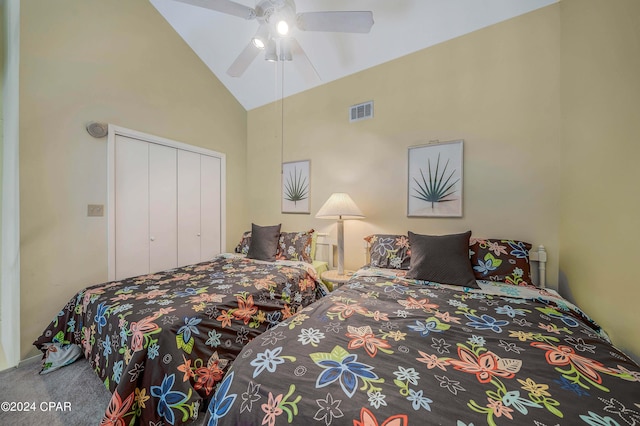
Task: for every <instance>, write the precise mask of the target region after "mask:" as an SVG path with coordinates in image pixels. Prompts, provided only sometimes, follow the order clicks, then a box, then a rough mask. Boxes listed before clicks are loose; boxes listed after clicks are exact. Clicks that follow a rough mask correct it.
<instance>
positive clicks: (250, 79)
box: [149, 0, 558, 110]
mask: <svg viewBox="0 0 640 426" xmlns="http://www.w3.org/2000/svg"><path fill="white" fill-rule="evenodd" d="M149 1H150V2H151V3H152V4H153V6H154V7H155V8H156V9H157V10H158V11H159V12H160V13H161V14H162V16H163V17H164V18H165V19H166V20H167V22H168V23H169V24H170V25H171V26H172V27H173V28H174V29H175V30H176V32H177V33H178V34H179V35H180V36H181V37H182V38H183V39H184V40H185V42H186V43H187V44H188V45H189V46H190V47H191V48H192V49H193V51H194V52H195V53H196V54H197V55H198V56H199V57H200V58H201V59H202V61H203V62H204V63H205V64H206V65H207V66H208V67H209V69H210V70H211V72H213V74H215V76H216V77H217V78H218V79H219V80H220V81H221V82H222V83H223V84H224V85H225V86H226V87H227V89H228V90H229V91H230V92H231V93H232V94H233V95H234V96H235V98H236V99H237V100H238V102H240V103H241V104H242V106H244V108H245V109H247V110H250V109H253V108H257V107H259V106H262V105H265V104H268V103H270V102H273V101H275V100H278V99H280V98H281V97H282V96H285V97H286V96H289V95H292V94H295V93H298V92H302V91H304V90H307V89H310V88H312V87H316V86H319V85H321V84H325V83H327V82H330V81H333V80H337V79H339V78H342V77H344V76H347V75H350V74H353V73H356V72H358V71H362V70H364V69H367V68H370V67H374V66H376V65H379V64H382V63H384V62H387V61H391V60H393V59H396V58H399V57H401V56H404V55H407V54H410V53H413V52H416V51H418V50H421V49H425V48H427V47H429V46H433V45H435V44H438V43H441V42H444V41H446V40H450V39H452V38H455V37H458V36H461V35H463V34H467V33H469V32H472V31H475V30H478V29H480V28H483V27H486V26H489V25H492V24H495V23H498V22H500V21H504V20H507V19H510V18H513V17H515V16H518V15H521V14H524V13H527V12H530V11H532V10H535V9H538V8H541V7H544V6H548V5H550V4H553V3H556V2H557V1H558V0H295V5H296V9H297V12H298V13H300V12H316V11H347V10H354V11H365V10H370V11H372V12H373V20H374V24H373V27H372V28H371V31H370V32H369V33H365V34H359V33H336V32H318V31H300V30H299V29H297V28H294V29H293V30H292V36H293V37H294V38H295V39H296V40H297V41H298V43H299V45H300V46H301V48H302V49H303V50H304V52H305V53H306V56H307V57H308V58H309V61H310V62H311V64H312V65H313V68H315V71H316V73H317V75H313V74H311V75H310V74H309V73H304V72H303V71H302V69H301V67H299V66H296V65H300V61H301V60H299V59H297V58H296V57H294V60H293V61H292V62H288V61H284V62H283V61H276V62H268V61H266V60H265V59H264V56H262V55H259V56H258V57H256V58H255V59H254V60H253V61H252V62H251V64H250V65H249V66H248V68H247V69H246V71H245V72H244V73H243V74H242V75H241V76H240V77H231V76H230V75H228V74H227V70H228V68H229V67H230V65H231V64H232V63H233V62H234V61H235V60H236V58H237V57H238V55H239V54H240V53H241V52H242V51H243V49H245V47H247V45H248V43H249V42H250V40H251V38H252V37H253V36H254V34H255V33H256V31H257V30H258V26H259V24H258V22H257V21H256V20H255V19H253V20H247V19H243V18H239V17H237V16H232V15H228V14H225V13H221V12H218V11H214V10H210V9H207V8H203V7H198V6H194V5H191V4H185V3H182V2H179V1H176V0H149ZM201 1H202V3H203V4H205V3H206V2H207V1H208V0H201ZM217 1H219V0H217ZM234 2H235V3H239V4H241V5H244V6H248V7H250V8H254V7H255V6H256V2H257V0H234ZM295 61H299V62H298V63H295Z"/></svg>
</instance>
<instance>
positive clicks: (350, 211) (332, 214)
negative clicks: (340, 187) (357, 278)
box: [316, 192, 364, 275]
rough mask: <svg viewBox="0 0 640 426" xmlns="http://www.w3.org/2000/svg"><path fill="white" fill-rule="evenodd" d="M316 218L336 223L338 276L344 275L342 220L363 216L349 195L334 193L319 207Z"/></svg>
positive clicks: (361, 217)
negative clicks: (335, 221)
mask: <svg viewBox="0 0 640 426" xmlns="http://www.w3.org/2000/svg"><path fill="white" fill-rule="evenodd" d="M316 217H317V218H319V219H335V220H337V221H338V274H340V275H344V222H343V221H344V220H348V219H363V218H364V215H363V214H362V212H361V211H360V209H359V208H358V206H356V203H354V202H353V200H352V199H351V197H350V196H349V194H346V193H344V192H335V193H333V194H331V196H330V197H329V199H328V200H327V201H326V202H325V203H324V204H323V205H322V207H320V210H318V213H316Z"/></svg>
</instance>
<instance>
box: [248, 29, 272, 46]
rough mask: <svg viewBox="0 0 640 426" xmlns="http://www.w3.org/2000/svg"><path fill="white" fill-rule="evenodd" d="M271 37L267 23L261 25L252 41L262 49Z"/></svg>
mask: <svg viewBox="0 0 640 426" xmlns="http://www.w3.org/2000/svg"><path fill="white" fill-rule="evenodd" d="M268 38H269V27H267V26H266V25H260V26H259V27H258V31H256V35H254V36H253V38H252V39H251V43H253V45H254V46H255V47H257V48H258V49H260V50H262V49H264V48H265V47H266V46H267V39H268Z"/></svg>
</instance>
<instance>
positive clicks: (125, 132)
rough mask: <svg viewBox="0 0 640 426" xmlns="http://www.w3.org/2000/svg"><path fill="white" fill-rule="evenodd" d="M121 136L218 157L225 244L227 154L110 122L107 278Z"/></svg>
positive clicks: (112, 260)
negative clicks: (116, 161)
mask: <svg viewBox="0 0 640 426" xmlns="http://www.w3.org/2000/svg"><path fill="white" fill-rule="evenodd" d="M118 136H124V137H128V138H131V139H137V140H140V141H143V142H148V143H154V144H158V145H164V146H168V147H171V148H176V149H179V150H184V151H190V152H194V153H197V154H203V155H207V156H210V157H214V158H218V159H220V247H221V248H224V247H226V235H227V232H226V229H227V217H226V211H227V208H226V207H227V206H226V204H227V202H226V199H227V196H226V187H227V184H226V175H227V170H226V164H227V162H226V155H225V154H223V153H220V152H217V151H213V150H210V149H206V148H200V147H197V146H193V145H189V144H185V143H183V142H178V141H174V140H171V139H166V138H162V137H159V136H155V135H151V134H148V133H143V132H139V131H137V130H131V129H127V128H124V127H119V126H115V125H113V124H109V133H108V135H107V247H108V250H107V269H108V274H109V275H108V280H109V281H113V280H115V276H116V256H115V254H116V244H115V243H116V232H115V230H116V215H115V178H116V176H115V146H116V137H118Z"/></svg>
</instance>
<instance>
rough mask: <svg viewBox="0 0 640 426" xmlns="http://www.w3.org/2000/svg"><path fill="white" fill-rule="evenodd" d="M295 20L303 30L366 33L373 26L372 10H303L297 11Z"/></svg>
mask: <svg viewBox="0 0 640 426" xmlns="http://www.w3.org/2000/svg"><path fill="white" fill-rule="evenodd" d="M296 20H297V24H298V28H299V29H301V30H303V31H331V32H343V33H368V32H369V31H370V30H371V27H372V26H373V12H371V11H363V12H357V11H337V12H304V13H299V14H298V15H297V16H296Z"/></svg>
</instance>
